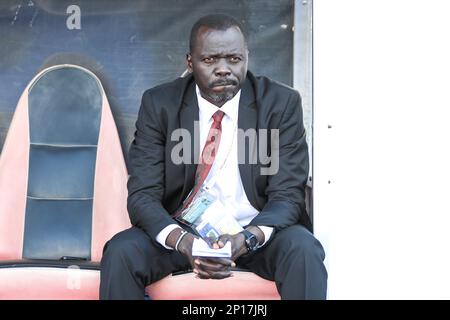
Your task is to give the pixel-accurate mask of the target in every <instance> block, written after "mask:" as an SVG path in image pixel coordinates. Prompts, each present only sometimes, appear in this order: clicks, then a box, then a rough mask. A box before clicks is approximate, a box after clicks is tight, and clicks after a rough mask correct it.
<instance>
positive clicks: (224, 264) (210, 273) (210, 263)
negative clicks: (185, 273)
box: [178, 234, 236, 279]
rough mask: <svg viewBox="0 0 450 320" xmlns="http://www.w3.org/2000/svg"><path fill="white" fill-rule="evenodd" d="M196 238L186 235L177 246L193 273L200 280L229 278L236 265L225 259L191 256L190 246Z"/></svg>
mask: <svg viewBox="0 0 450 320" xmlns="http://www.w3.org/2000/svg"><path fill="white" fill-rule="evenodd" d="M195 238H196V237H195V236H193V235H192V234H188V235H186V236H185V237H184V238H183V239H182V240H181V242H180V244H179V245H178V250H179V251H180V252H181V253H182V254H184V255H185V256H186V257H187V258H188V259H189V261H190V263H191V266H192V269H193V270H194V273H195V274H197V277H198V278H200V279H224V278H228V277H230V276H231V275H232V274H231V270H230V268H231V267H235V266H236V264H235V263H234V262H233V261H232V260H231V259H227V258H202V257H193V256H192V245H193V243H194V239H195Z"/></svg>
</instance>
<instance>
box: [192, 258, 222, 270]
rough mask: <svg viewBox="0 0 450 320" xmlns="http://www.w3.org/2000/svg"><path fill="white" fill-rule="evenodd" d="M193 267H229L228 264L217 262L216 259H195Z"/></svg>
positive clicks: (203, 268)
mask: <svg viewBox="0 0 450 320" xmlns="http://www.w3.org/2000/svg"><path fill="white" fill-rule="evenodd" d="M194 263H195V267H196V268H197V269H201V270H204V271H223V270H227V269H229V268H230V265H225V264H221V263H217V262H216V261H211V260H209V261H207V260H196V261H195V262H194Z"/></svg>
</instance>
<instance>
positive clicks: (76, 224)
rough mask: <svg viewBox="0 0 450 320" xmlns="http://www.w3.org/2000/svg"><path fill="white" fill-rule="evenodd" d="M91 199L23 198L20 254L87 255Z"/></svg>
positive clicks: (28, 256)
mask: <svg viewBox="0 0 450 320" xmlns="http://www.w3.org/2000/svg"><path fill="white" fill-rule="evenodd" d="M91 212H92V200H84V201H81V200H76V201H52V200H50V201H49V200H34V199H27V218H26V220H25V238H24V244H23V248H24V250H23V257H24V258H26V259H55V260H59V259H60V258H61V257H63V256H71V257H78V258H85V259H88V260H89V259H90V258H91V231H92V222H91V220H92V214H91Z"/></svg>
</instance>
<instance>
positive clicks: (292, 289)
mask: <svg viewBox="0 0 450 320" xmlns="http://www.w3.org/2000/svg"><path fill="white" fill-rule="evenodd" d="M242 30H243V29H242V27H241V25H240V24H239V23H238V22H237V21H236V20H234V19H233V18H231V17H228V16H225V15H209V16H206V17H203V18H201V19H200V20H199V21H197V23H196V24H195V25H194V26H193V28H192V31H191V37H190V53H189V54H188V55H187V65H188V69H189V71H190V73H191V74H190V75H189V76H187V77H185V78H180V79H177V80H175V81H173V82H170V83H166V84H163V85H160V86H158V87H155V88H152V89H150V90H147V91H146V92H145V93H144V95H143V97H142V104H141V108H140V111H139V115H138V119H137V122H136V133H135V139H134V141H133V143H132V145H131V148H130V153H129V159H130V179H129V182H128V191H129V196H128V211H129V214H130V218H131V222H132V224H133V227H132V228H130V229H128V230H125V231H123V232H121V233H119V234H117V235H115V236H114V237H113V238H112V239H111V240H110V241H109V242H108V243H107V245H106V246H105V250H104V256H103V259H102V272H101V286H100V297H101V298H102V299H142V298H143V297H144V288H145V286H147V285H149V284H150V283H153V282H155V281H157V280H159V279H161V278H163V277H165V276H167V275H169V274H170V273H172V272H174V271H178V270H184V269H189V268H192V269H193V270H194V272H195V273H196V274H197V277H199V278H202V279H209V278H212V279H222V278H226V277H229V276H230V275H231V274H232V271H231V270H230V268H231V267H235V266H238V267H244V268H248V269H250V270H251V271H253V272H255V273H256V274H258V275H260V276H261V277H263V278H266V279H270V280H274V281H275V282H276V285H277V288H278V291H279V293H280V295H281V298H282V299H325V298H326V287H327V272H326V269H325V266H324V264H323V260H324V258H325V253H324V250H323V248H322V246H321V245H320V243H319V241H318V240H317V239H316V238H315V237H314V236H313V235H312V233H311V223H310V220H309V218H308V216H307V213H306V210H305V185H306V180H307V177H308V171H309V164H308V147H307V144H306V135H305V129H304V126H303V118H302V108H301V99H300V95H299V94H298V92H297V91H295V90H293V89H292V88H289V87H287V86H284V85H282V84H279V83H276V82H274V81H271V80H269V79H268V78H265V77H255V76H254V75H253V74H252V73H251V72H249V71H247V65H248V49H247V41H246V37H245V35H244V33H243V31H242ZM218 115H220V117H218V118H217V116H218ZM210 125H211V128H212V127H213V126H215V128H216V129H217V128H219V129H218V134H219V139H220V140H219V141H220V142H216V143H217V145H216V146H217V154H215V153H214V152H213V162H212V165H211V166H210V168H209V171H207V172H209V173H207V176H206V178H205V180H203V181H201V182H202V183H203V184H208V183H209V186H210V187H211V189H214V190H215V193H216V194H217V195H218V197H219V200H220V201H222V204H223V208H224V210H225V211H227V212H228V213H230V214H232V215H233V216H234V218H235V219H236V220H237V221H238V223H240V224H241V225H242V227H244V229H245V231H243V232H239V233H237V234H233V235H228V234H226V235H222V236H221V237H220V239H219V241H217V242H216V243H214V247H215V248H219V247H223V246H224V245H225V243H226V242H231V245H232V257H231V258H230V259H226V258H214V259H207V258H198V257H196V258H193V257H192V245H193V241H194V239H195V237H196V236H195V235H194V234H193V232H192V230H191V229H190V228H188V227H185V226H184V225H182V224H178V222H177V221H176V220H175V219H174V218H173V214H174V213H176V212H177V210H178V209H179V208H180V207H181V206H182V205H183V201H184V200H185V199H186V198H187V197H188V196H189V192H191V190H192V189H193V188H194V190H195V187H194V183H196V182H195V181H196V170H197V174H198V175H201V173H199V172H198V171H199V170H198V166H197V163H198V159H197V158H198V157H197V156H198V155H199V153H200V148H199V145H200V146H202V147H203V146H205V147H204V148H203V149H204V150H203V152H204V151H205V149H206V146H207V144H209V143H214V138H211V136H210V132H212V131H211V129H210V131H209V132H208V128H209V127H210ZM180 129H181V130H184V132H187V133H190V135H191V136H192V137H193V139H192V140H190V139H187V138H186V137H184V138H183V139H186V141H187V142H192V143H188V144H186V141H183V143H184V144H183V146H186V145H188V147H187V148H184V149H183V150H182V151H181V153H180V156H181V157H182V159H183V161H179V159H175V158H176V157H174V155H176V154H177V153H176V152H174V150H178V149H177V148H178V147H179V146H180V144H179V143H180V141H179V140H177V139H173V137H174V135H173V133H174V132H180ZM177 130H178V131H177ZM249 130H250V131H251V130H254V132H257V133H258V134H256V140H257V141H256V143H251V142H250V139H240V138H239V135H236V134H235V132H236V131H239V132H244V133H245V132H249ZM255 130H257V131H255ZM272 131H273V132H275V133H276V134H275V135H272V134H271V133H270V132H272ZM261 132H262V133H263V134H262V135H261ZM268 136H270V137H269V138H268ZM274 137H275V138H274ZM244 138H245V136H244ZM189 140H190V141H189ZM197 142H199V143H197ZM258 147H259V148H262V149H264V148H267V152H266V155H270V156H271V158H270V161H267V158H266V159H261V157H257V159H256V161H254V158H252V159H253V160H251V159H250V158H251V157H250V156H249V157H247V156H246V155H251V154H253V155H254V154H255V150H256V149H257V148H258ZM203 152H202V155H201V157H203ZM243 154H246V155H243ZM202 159H203V158H202ZM197 178H198V176H197ZM211 181H213V182H212V183H210V182H211ZM184 230H187V231H188V232H187V233H186V232H185V231H184ZM175 249H176V250H175Z"/></svg>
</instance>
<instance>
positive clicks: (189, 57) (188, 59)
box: [186, 53, 192, 73]
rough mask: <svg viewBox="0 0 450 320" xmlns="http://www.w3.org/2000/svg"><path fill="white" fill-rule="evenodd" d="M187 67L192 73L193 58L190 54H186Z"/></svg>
mask: <svg viewBox="0 0 450 320" xmlns="http://www.w3.org/2000/svg"><path fill="white" fill-rule="evenodd" d="M186 65H187V68H188V71H189V72H190V73H192V56H191V54H190V53H186Z"/></svg>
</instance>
